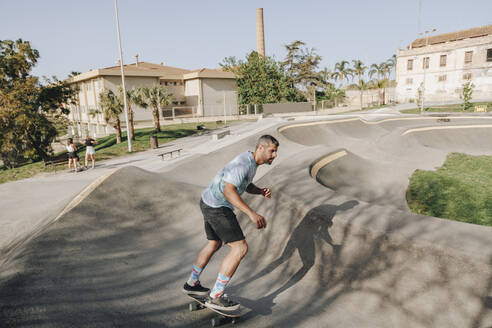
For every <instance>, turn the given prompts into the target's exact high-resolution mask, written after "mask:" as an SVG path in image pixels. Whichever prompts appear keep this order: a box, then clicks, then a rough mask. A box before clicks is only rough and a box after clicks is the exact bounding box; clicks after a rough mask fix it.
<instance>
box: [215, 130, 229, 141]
mask: <svg viewBox="0 0 492 328" xmlns="http://www.w3.org/2000/svg"><path fill="white" fill-rule="evenodd" d="M230 134H231V130H224V131H220V132H215V133H214V134H212V140H219V139H222V138H224V137H225V136H227V135H230Z"/></svg>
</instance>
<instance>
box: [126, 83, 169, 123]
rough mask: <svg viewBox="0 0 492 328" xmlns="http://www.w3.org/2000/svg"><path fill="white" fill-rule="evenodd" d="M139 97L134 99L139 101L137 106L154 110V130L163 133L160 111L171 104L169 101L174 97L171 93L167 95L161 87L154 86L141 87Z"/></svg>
mask: <svg viewBox="0 0 492 328" xmlns="http://www.w3.org/2000/svg"><path fill="white" fill-rule="evenodd" d="M137 93H138V96H137V97H135V98H134V99H135V100H136V101H137V105H138V106H140V107H142V108H149V107H151V108H152V115H153V117H154V130H155V131H156V132H160V131H161V124H160V119H159V118H160V111H161V108H162V107H164V106H166V105H168V104H169V100H170V99H171V97H172V94H171V93H167V92H166V89H164V87H163V86H161V85H153V86H152V87H147V86H144V87H140V88H138V91H137Z"/></svg>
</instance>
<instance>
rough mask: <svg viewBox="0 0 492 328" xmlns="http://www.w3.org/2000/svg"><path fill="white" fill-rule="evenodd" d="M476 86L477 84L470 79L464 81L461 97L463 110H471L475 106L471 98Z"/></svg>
mask: <svg viewBox="0 0 492 328" xmlns="http://www.w3.org/2000/svg"><path fill="white" fill-rule="evenodd" d="M474 87H475V85H474V84H473V83H471V82H470V81H468V82H466V83H464V84H463V86H462V91H461V95H460V98H461V99H463V110H469V109H470V108H472V106H473V105H472V103H471V101H470V100H471V99H472V95H473V88H474Z"/></svg>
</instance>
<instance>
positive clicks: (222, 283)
mask: <svg viewBox="0 0 492 328" xmlns="http://www.w3.org/2000/svg"><path fill="white" fill-rule="evenodd" d="M229 280H231V277H226V276H224V275H222V274H220V273H219V276H218V277H217V281H216V282H215V286H214V288H213V289H212V291H211V292H210V297H211V298H218V297H220V295H222V294H223V293H224V289H225V287H226V286H227V284H228V283H229Z"/></svg>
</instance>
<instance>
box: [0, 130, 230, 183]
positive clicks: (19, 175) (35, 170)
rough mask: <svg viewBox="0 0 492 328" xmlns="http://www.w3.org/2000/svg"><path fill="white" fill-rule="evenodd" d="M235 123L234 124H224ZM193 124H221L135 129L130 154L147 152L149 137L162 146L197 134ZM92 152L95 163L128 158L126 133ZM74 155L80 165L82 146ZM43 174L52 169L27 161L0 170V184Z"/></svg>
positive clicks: (106, 140) (102, 140) (60, 167)
mask: <svg viewBox="0 0 492 328" xmlns="http://www.w3.org/2000/svg"><path fill="white" fill-rule="evenodd" d="M227 123H228V124H229V123H233V124H234V123H235V122H229V121H228V122H227ZM197 125H204V126H205V127H206V128H207V129H216V128H219V127H222V126H223V125H221V124H217V123H216V122H202V123H184V124H174V125H166V126H164V125H163V126H161V132H154V129H153V128H146V129H138V130H135V140H134V141H132V148H133V152H134V153H136V152H140V151H144V150H148V149H149V148H150V136H152V135H155V136H157V140H158V144H159V145H162V144H165V143H168V142H171V141H173V140H176V139H179V138H183V137H187V136H190V135H192V134H195V133H197V132H198V130H197V129H196V127H197ZM97 141H98V143H99V144H98V145H96V146H95V147H94V148H95V149H96V160H97V161H100V160H107V159H111V158H115V157H120V156H124V155H128V154H129V153H128V142H127V139H126V133H123V136H122V142H121V143H120V144H117V143H116V135H115V134H112V135H109V136H107V137H104V138H99V139H98V140H97ZM77 154H78V155H79V158H80V163H83V162H84V159H85V146H79V147H78V151H77ZM67 168H68V165H58V166H57V168H56V169H57V170H64V169H67ZM43 172H46V173H48V172H53V167H52V166H48V167H46V168H45V167H44V163H43V161H39V162H34V163H33V162H28V163H25V164H23V165H20V166H18V167H16V168H13V169H7V168H6V167H0V183H5V182H8V181H15V180H21V179H26V178H30V177H32V176H34V175H36V174H39V173H43Z"/></svg>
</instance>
